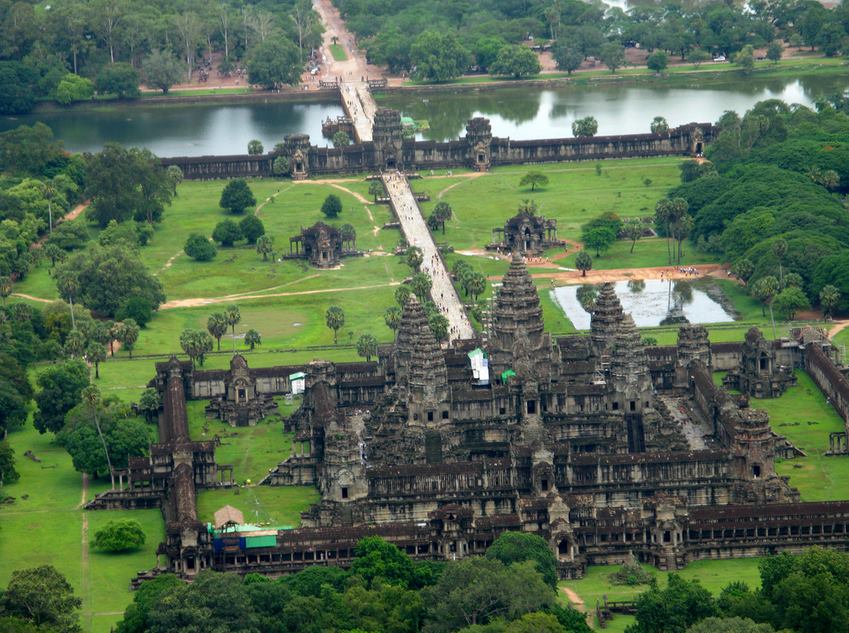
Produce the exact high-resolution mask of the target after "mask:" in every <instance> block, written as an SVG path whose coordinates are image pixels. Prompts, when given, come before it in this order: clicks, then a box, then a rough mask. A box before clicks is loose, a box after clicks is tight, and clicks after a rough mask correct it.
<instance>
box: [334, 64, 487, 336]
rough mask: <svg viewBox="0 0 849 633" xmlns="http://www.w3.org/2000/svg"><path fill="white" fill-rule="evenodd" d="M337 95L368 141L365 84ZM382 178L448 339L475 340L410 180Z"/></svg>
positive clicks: (369, 100)
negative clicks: (418, 255) (419, 259)
mask: <svg viewBox="0 0 849 633" xmlns="http://www.w3.org/2000/svg"><path fill="white" fill-rule="evenodd" d="M339 92H340V93H341V95H342V100H343V103H344V105H345V110H346V111H347V112H348V116H349V117H350V118H351V121H352V122H353V124H354V129H355V130H356V133H357V137H358V139H359V141H360V142H367V141H371V140H372V126H373V123H374V114H375V112H376V111H377V104H376V103H375V101H374V97H372V94H371V92H370V91H369V89H368V85H367V84H366V83H364V82H361V81H351V82H343V83H342V85H341V86H340V90H339ZM382 178H383V185H384V187H386V191H387V193H388V194H389V200H390V203H391V205H392V208H393V209H394V211H395V214H396V215H397V216H398V221H399V222H400V224H401V230H402V231H403V232H404V237H405V238H406V240H407V243H408V244H409V245H410V246H416V247H418V248H420V249H421V251H422V256H423V258H424V261H423V263H422V267H421V270H422V272H424V273H427V275H428V276H429V277H430V278H431V280H432V281H433V287H432V288H431V293H430V294H431V298H432V299H433V302H434V303H435V304H436V306H437V308H439V311H440V313H441V314H442V315H443V316H445V318H446V319H448V338H449V340H451V341H455V340H458V339H460V340H462V339H470V338H474V336H475V331H474V329H473V328H472V324H471V322H470V321H469V317H468V315H467V314H466V311H465V309H464V308H463V303H462V302H461V301H460V297H459V295H458V294H457V291H456V290H455V289H454V284H453V283H452V282H451V275H450V274H449V273H448V269H447V268H446V267H445V261H444V260H443V259H442V255H441V254H440V253H439V249H438V248H437V247H436V243H435V242H434V241H433V236H432V235H431V233H430V231H429V230H428V228H427V224H426V223H425V220H424V216H423V215H422V211H421V209H420V208H419V205H418V203H417V202H416V198H415V196H414V195H413V190H412V189H411V188H410V183H409V181H408V180H407V178H406V177H405V176H404V175H403V174H401V173H400V172H384V173H383V174H382Z"/></svg>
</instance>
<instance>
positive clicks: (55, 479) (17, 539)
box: [0, 425, 164, 633]
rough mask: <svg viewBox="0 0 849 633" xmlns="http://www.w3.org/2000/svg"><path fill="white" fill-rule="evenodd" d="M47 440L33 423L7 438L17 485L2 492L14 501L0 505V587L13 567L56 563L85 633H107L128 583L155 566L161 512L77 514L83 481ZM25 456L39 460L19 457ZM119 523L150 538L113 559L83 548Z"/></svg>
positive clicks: (121, 605)
mask: <svg viewBox="0 0 849 633" xmlns="http://www.w3.org/2000/svg"><path fill="white" fill-rule="evenodd" d="M51 438H52V435H49V434H48V435H39V433H38V432H37V431H36V430H35V429H34V428H33V427H32V426H31V425H28V426H27V427H26V428H24V429H21V430H18V431H13V432H12V433H10V434H9V443H10V444H11V446H12V448H13V449H14V450H15V454H16V457H17V468H18V471H19V472H20V473H21V479H20V481H18V482H17V483H14V484H9V485H6V486H4V487H3V489H2V494H3V495H4V496H5V495H8V496H11V497H15V498H16V500H15V503H13V504H11V505H4V506H0V524H2V530H0V561H2V564H0V586H4V585H5V584H6V583H7V582H8V580H9V577H10V576H11V573H12V571H13V570H15V569H21V568H25V567H34V566H37V565H43V564H50V565H53V566H55V567H56V568H57V569H58V570H59V571H60V572H62V573H63V574H64V575H65V576H66V577H67V578H68V581H69V582H70V583H71V585H72V586H73V587H74V591H75V592H76V594H77V595H78V596H79V597H80V598H82V600H83V607H82V618H81V619H82V625H83V629H84V630H85V631H93V632H94V633H101V632H103V633H106V632H107V631H109V630H110V628H111V627H112V626H113V625H114V624H115V622H117V621H118V620H119V619H120V615H121V614H122V613H123V610H124V608H125V607H126V606H127V604H128V603H129V602H130V601H131V600H132V594H131V593H130V590H129V583H130V579H131V578H133V577H134V576H135V575H136V572H137V571H139V570H142V569H149V568H150V567H153V566H154V564H155V562H156V560H155V552H156V547H157V546H158V545H159V543H160V542H161V541H162V540H163V538H164V529H163V524H162V517H161V514H160V512H159V510H137V511H133V512H113V511H109V512H105V511H104V512H84V511H83V510H82V509H81V508H80V504H81V502H82V491H83V489H82V476H81V475H80V474H79V473H78V472H76V471H75V470H74V468H73V466H72V464H71V458H70V456H69V455H68V454H67V453H66V452H65V449H64V448H62V447H60V446H58V445H56V444H54V443H53V442H52V441H51ZM27 450H31V451H32V452H33V453H34V454H35V455H36V456H37V457H38V458H39V459H40V460H41V462H39V463H37V462H34V461H32V460H30V459H27V458H26V457H24V456H23V454H24V452H25V451H27ZM105 487H108V484H104V483H102V482H97V483H96V484H95V485H93V486H92V487H91V488H90V491H89V494H88V498H89V499H90V498H92V497H93V493H94V491H96V490H101V489H104V488H105ZM120 519H134V520H136V521H138V522H139V523H141V525H142V528H143V529H144V531H145V535H146V536H147V540H146V542H145V545H144V546H143V547H142V548H141V549H139V550H138V551H136V552H132V553H129V554H121V555H116V554H106V553H102V552H98V551H95V550H93V549H90V548H89V547H88V545H87V542H90V541H91V539H93V538H94V534H95V532H96V531H97V530H98V529H100V528H101V527H102V526H103V525H104V524H105V523H106V522H108V521H110V520H120ZM84 535H85V536H84ZM84 539H85V541H86V545H84Z"/></svg>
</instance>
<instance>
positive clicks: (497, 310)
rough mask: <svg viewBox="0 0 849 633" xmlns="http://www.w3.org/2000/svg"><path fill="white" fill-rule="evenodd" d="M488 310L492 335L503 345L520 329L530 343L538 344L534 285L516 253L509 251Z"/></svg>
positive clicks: (538, 312) (539, 318)
mask: <svg viewBox="0 0 849 633" xmlns="http://www.w3.org/2000/svg"><path fill="white" fill-rule="evenodd" d="M492 314H493V332H494V334H495V337H496V339H498V341H499V342H500V343H501V344H502V345H504V346H506V348H508V349H509V348H510V346H511V344H512V341H513V339H514V338H515V336H516V332H517V331H519V330H522V331H524V333H525V335H526V336H527V337H528V339H529V340H530V341H531V343H532V344H535V345H534V347H536V346H537V345H538V344H539V342H540V339H541V338H542V334H543V322H542V307H540V303H539V295H538V294H537V288H536V286H535V285H534V282H533V280H532V279H531V276H530V275H529V274H528V269H527V268H526V267H525V263H524V262H523V261H522V256H521V255H520V254H519V253H513V261H512V262H511V263H510V268H509V270H508V271H507V274H506V275H504V280H503V284H502V286H501V290H499V292H498V296H497V297H496V298H495V306H494V308H493V313H492Z"/></svg>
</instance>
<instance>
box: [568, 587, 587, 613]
mask: <svg viewBox="0 0 849 633" xmlns="http://www.w3.org/2000/svg"><path fill="white" fill-rule="evenodd" d="M562 589H563V593H565V594H566V597H567V598H569V603H570V604H571V605H572V606H573V607H575V608H576V609H577V610H578V611H580V612H582V613H583V612H584V611H585V610H586V607H585V606H584V600H583V599H582V598H581V596H579V595H578V594H576V593H575V592H574V591H572V590H571V589H569V587H563V588H562Z"/></svg>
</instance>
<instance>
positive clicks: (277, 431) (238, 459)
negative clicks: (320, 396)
mask: <svg viewBox="0 0 849 633" xmlns="http://www.w3.org/2000/svg"><path fill="white" fill-rule="evenodd" d="M299 403H300V398H298V399H296V401H295V403H293V404H292V405H285V404H284V403H282V402H281V403H280V415H271V416H268V417H267V418H265V419H263V420H260V421H259V422H257V424H256V426H239V427H231V426H230V425H229V424H227V423H226V422H222V421H221V420H208V419H207V418H206V415H205V414H204V408H205V407H206V405H207V404H208V401H207V400H192V401H190V402H189V403H188V414H189V435H190V436H191V438H192V439H193V440H201V441H203V440H211V439H213V438H214V437H215V436H218V437H219V438H220V441H221V444H220V445H219V446H217V447H216V448H215V461H216V462H218V463H219V464H231V465H232V466H233V478H234V479H235V480H236V482H237V483H240V484H244V483H246V482H248V481H249V482H252V483H259V481H260V480H261V479H262V478H263V477H264V476H265V475H267V474H268V471H269V469H271V468H273V467H274V466H277V464H278V463H279V462H281V461H283V460H284V459H286V457H287V456H288V455H289V453H290V452H291V450H292V437H293V434H292V433H283V425H282V418H281V417H280V416H281V415H282V416H288V415H289V414H291V413H292V411H293V410H294V409H295V408H297V407H296V404H299Z"/></svg>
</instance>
